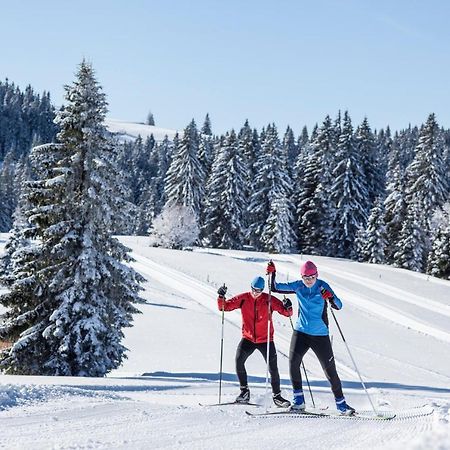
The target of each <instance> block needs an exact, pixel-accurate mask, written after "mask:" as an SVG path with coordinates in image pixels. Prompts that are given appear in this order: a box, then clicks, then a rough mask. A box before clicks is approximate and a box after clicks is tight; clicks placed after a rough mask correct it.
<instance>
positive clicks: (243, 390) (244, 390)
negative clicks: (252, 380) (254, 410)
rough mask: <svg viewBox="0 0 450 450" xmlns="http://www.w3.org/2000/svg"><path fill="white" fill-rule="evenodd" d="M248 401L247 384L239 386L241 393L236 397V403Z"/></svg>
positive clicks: (248, 390)
mask: <svg viewBox="0 0 450 450" xmlns="http://www.w3.org/2000/svg"><path fill="white" fill-rule="evenodd" d="M249 401H250V389H249V388H248V386H244V387H241V393H240V394H239V395H238V396H237V397H236V400H235V402H236V403H248V402H249Z"/></svg>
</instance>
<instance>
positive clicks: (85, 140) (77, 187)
mask: <svg viewBox="0 0 450 450" xmlns="http://www.w3.org/2000/svg"><path fill="white" fill-rule="evenodd" d="M66 100H67V102H68V103H67V105H65V106H64V107H63V108H62V109H61V110H60V112H59V113H58V116H57V119H56V120H57V123H58V124H59V125H60V127H61V131H60V133H59V134H58V141H59V144H52V145H44V146H40V147H35V148H34V149H33V152H32V155H31V159H32V163H33V169H34V172H35V176H38V175H40V178H38V179H37V180H36V181H34V182H31V183H30V193H29V196H28V201H29V202H30V203H31V209H30V210H29V211H27V213H26V214H27V218H28V220H29V221H31V223H32V224H34V227H35V228H34V234H33V236H32V237H33V238H35V242H36V244H35V245H36V248H35V249H33V248H32V249H31V250H30V251H29V254H28V255H26V257H24V256H22V258H21V261H20V262H21V270H22V273H23V275H22V276H21V277H18V278H17V280H15V281H14V283H13V284H12V285H11V288H10V292H9V293H8V294H6V295H4V296H2V298H1V302H2V303H3V304H4V305H9V306H12V308H11V309H10V310H9V311H8V315H7V317H6V319H5V320H4V321H3V323H2V326H1V327H0V334H1V335H2V336H6V337H7V338H9V339H8V340H13V342H14V343H13V345H12V347H11V349H9V350H8V351H7V352H6V354H3V355H2V360H1V366H2V368H3V369H4V370H5V371H6V372H7V373H20V374H40V375H72V376H103V375H105V374H106V373H107V372H108V371H110V370H112V369H114V368H117V367H118V366H119V365H120V363H121V362H122V360H123V358H124V353H125V350H126V349H125V348H124V347H123V345H122V344H121V343H120V341H121V339H122V338H123V332H122V328H123V327H128V326H131V321H132V314H133V313H136V312H138V311H137V309H136V308H135V307H134V306H133V304H134V303H136V302H138V301H139V298H138V291H139V289H140V288H139V282H140V281H142V277H141V276H140V275H138V274H137V273H136V272H134V270H133V269H131V268H130V267H128V266H127V265H125V264H124V263H123V262H122V261H126V262H128V261H130V259H131V258H130V256H129V255H128V252H129V250H128V249H127V248H126V247H124V246H123V245H122V244H120V243H119V241H118V240H117V239H115V238H113V237H112V229H113V227H114V221H115V219H114V216H115V215H117V214H118V213H119V212H120V208H121V207H122V201H121V200H120V198H119V196H118V195H117V193H118V192H119V193H120V186H119V185H118V181H119V180H117V179H116V174H117V170H116V168H115V166H114V164H113V161H114V160H115V155H114V153H115V149H114V147H112V146H111V145H110V144H109V141H108V139H107V137H106V135H107V133H106V129H105V127H104V125H103V122H104V118H105V113H106V100H105V95H104V94H103V93H102V92H101V87H100V86H99V85H98V83H97V81H96V79H95V77H94V72H93V69H92V67H91V66H90V65H89V64H88V63H86V62H85V61H83V62H82V63H81V65H80V67H79V70H78V72H77V76H76V80H75V82H74V83H73V85H70V86H66ZM24 300H25V302H24ZM11 338H12V339H11Z"/></svg>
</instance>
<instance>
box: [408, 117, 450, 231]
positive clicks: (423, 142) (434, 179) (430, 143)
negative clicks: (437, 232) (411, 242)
mask: <svg viewBox="0 0 450 450" xmlns="http://www.w3.org/2000/svg"><path fill="white" fill-rule="evenodd" d="M444 161H445V160H444V140H443V135H442V132H441V130H440V129H439V126H438V124H437V122H436V119H435V116H434V114H430V116H429V117H428V120H427V122H426V124H425V125H424V126H423V127H422V130H421V132H420V136H419V141H418V144H417V147H416V154H415V157H414V160H413V161H412V162H411V164H410V165H409V166H408V168H407V186H406V190H407V203H408V205H410V204H412V203H416V204H417V205H418V206H419V211H420V214H421V215H422V216H424V219H425V220H424V224H425V226H426V231H427V232H428V231H429V229H430V219H431V216H432V213H433V212H434V211H435V210H436V209H437V208H439V207H441V206H442V205H443V204H444V202H445V201H446V200H447V199H448V195H449V187H448V186H447V174H446V173H445V163H444Z"/></svg>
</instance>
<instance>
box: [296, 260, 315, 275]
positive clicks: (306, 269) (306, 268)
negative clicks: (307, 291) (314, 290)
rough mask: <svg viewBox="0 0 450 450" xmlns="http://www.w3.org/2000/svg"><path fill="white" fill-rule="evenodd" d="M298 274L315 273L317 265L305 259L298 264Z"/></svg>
mask: <svg viewBox="0 0 450 450" xmlns="http://www.w3.org/2000/svg"><path fill="white" fill-rule="evenodd" d="M300 274H301V275H302V277H310V276H311V275H317V267H316V265H315V264H314V263H313V262H312V261H306V262H304V263H302V265H301V266H300Z"/></svg>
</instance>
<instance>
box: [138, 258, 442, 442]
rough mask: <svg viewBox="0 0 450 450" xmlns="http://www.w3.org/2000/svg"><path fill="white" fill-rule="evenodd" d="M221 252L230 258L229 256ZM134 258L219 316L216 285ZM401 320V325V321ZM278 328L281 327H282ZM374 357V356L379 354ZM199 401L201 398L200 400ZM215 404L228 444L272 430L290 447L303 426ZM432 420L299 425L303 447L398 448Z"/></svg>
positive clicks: (346, 372) (282, 345)
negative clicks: (257, 417) (257, 419)
mask: <svg viewBox="0 0 450 450" xmlns="http://www.w3.org/2000/svg"><path fill="white" fill-rule="evenodd" d="M215 251H216V250H213V251H212V252H215ZM219 252H220V251H219ZM225 256H228V257H230V255H225ZM134 257H135V258H136V263H135V268H136V269H137V270H139V271H140V272H141V273H142V274H143V275H144V276H146V277H150V278H151V279H155V280H157V281H158V282H160V283H162V284H166V285H167V286H168V287H169V286H170V287H171V288H172V289H174V290H179V291H180V292H182V293H183V294H184V295H186V296H189V297H191V299H192V300H193V301H195V302H198V303H199V304H200V305H201V306H202V307H204V308H206V309H208V310H209V311H211V312H213V313H214V314H215V315H217V316H219V315H220V312H219V311H217V308H216V302H215V298H216V290H217V288H216V287H215V286H212V285H210V284H208V283H205V282H202V281H199V280H198V279H196V278H194V277H192V276H190V275H187V274H185V273H183V272H182V271H180V270H175V269H173V268H170V267H167V266H165V265H164V264H161V263H160V262H158V263H156V262H154V261H152V260H150V259H149V258H148V257H145V256H142V255H138V254H136V253H134ZM256 264H259V265H261V266H265V263H258V262H256ZM277 267H278V265H277ZM280 268H281V269H283V264H281V266H280ZM291 270H292V268H291ZM326 270H327V269H326V268H324V269H323V272H324V273H325V272H326ZM330 272H331V271H330ZM218 284H220V283H216V285H218ZM235 293H236V292H229V295H233V294H235ZM346 300H347V301H348V300H349V299H348V298H347V297H346ZM374 310H375V313H376V314H378V315H381V316H384V314H385V311H384V310H383V308H381V310H380V309H375V308H374ZM372 312H374V311H372ZM274 318H275V323H277V322H278V321H279V320H278V318H277V317H276V316H274ZM225 320H226V322H227V323H229V324H232V325H233V326H235V327H238V328H240V326H241V320H240V314H239V313H232V314H230V313H228V314H226V316H225ZM218 324H219V322H218ZM401 324H402V325H404V323H401ZM289 327H290V326H289ZM282 331H285V330H284V329H283V330H282ZM290 333H291V331H290V328H287V332H286V333H279V332H278V334H277V337H276V343H277V347H278V350H279V353H280V354H281V355H282V356H284V357H286V355H287V354H288V348H289V338H290ZM376 356H377V357H378V356H379V355H376ZM309 359H314V356H310V358H309ZM305 361H306V363H307V365H308V358H306V359H305ZM337 364H338V368H339V371H340V374H341V378H342V377H344V378H345V377H348V376H350V377H351V378H353V379H355V380H356V376H357V375H356V372H355V371H354V370H353V369H352V368H351V367H349V366H348V365H345V364H343V363H342V362H340V361H337ZM308 368H309V365H308ZM310 377H312V378H313V379H314V377H318V378H320V379H323V374H322V372H321V370H320V368H318V369H316V370H312V371H311V374H310ZM319 390H320V388H319ZM322 390H324V391H325V392H326V390H327V389H326V388H325V389H322ZM253 391H254V389H253ZM234 392H235V391H234ZM234 392H233V393H234ZM261 395H263V392H262V389H261V394H259V397H260V403H261V405H262V407H261V409H262V410H264V405H265V402H264V399H263V398H262V397H261ZM316 395H317V393H316ZM328 395H329V394H328ZM419 401H420V400H419ZM202 403H205V402H203V401H202ZM215 408H216V409H217V408H218V409H219V410H221V414H222V416H221V417H222V418H223V421H224V422H226V423H228V422H229V421H231V422H232V427H231V429H230V436H229V440H227V443H228V444H229V445H230V448H240V445H242V439H244V436H247V435H250V436H251V435H252V434H254V435H255V436H257V433H258V432H264V433H273V434H274V435H276V442H277V447H278V446H280V447H284V446H286V447H289V446H292V442H293V439H295V434H296V431H297V427H299V426H302V425H300V424H298V423H296V422H295V420H294V421H286V422H283V423H282V433H281V432H280V430H279V427H280V426H281V425H280V421H278V420H276V421H274V422H273V423H270V421H264V424H263V425H259V424H255V423H252V422H255V421H254V420H253V421H251V422H250V423H248V419H249V418H248V417H247V418H244V417H243V416H242V415H243V411H242V410H241V408H236V407H233V406H231V405H228V406H223V407H215ZM204 409H208V407H206V408H205V407H204ZM210 409H212V408H210ZM189 413H191V412H189ZM193 414H194V413H193ZM199 414H201V415H203V414H204V412H203V411H201V412H200V413H199ZM400 417H401V415H400ZM434 420H435V416H434V414H431V415H427V416H420V417H409V418H406V417H405V418H401V420H395V422H394V421H376V422H375V421H364V420H360V421H337V420H336V421H332V420H331V421H330V420H328V421H322V420H319V421H314V422H308V425H307V427H305V426H302V430H301V447H302V448H305V449H316V448H318V447H317V442H318V441H320V446H321V447H323V448H348V446H349V445H350V446H351V447H352V448H363V447H366V448H367V447H368V448H397V447H400V445H399V443H401V442H407V441H408V440H409V439H410V437H411V436H412V435H421V434H424V433H425V434H426V433H427V432H430V431H431V430H432V428H433V422H434ZM210 422H211V421H210ZM325 422H326V423H325ZM227 426H228V425H227ZM262 426H263V427H264V428H263V429H261V428H260V427H262ZM210 432H211V430H210ZM217 439H218V436H214V431H212V436H210V437H209V438H208V441H202V446H203V445H204V447H202V448H222V447H221V446H220V445H221V444H219V443H218V441H217ZM255 439H256V442H254V443H252V442H250V443H249V439H245V443H246V444H245V446H246V448H255V449H256V448H258V444H257V437H255ZM219 441H220V440H219ZM349 443H351V444H349ZM215 445H217V447H215ZM222 445H223V444H222ZM299 445H300V444H299Z"/></svg>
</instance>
